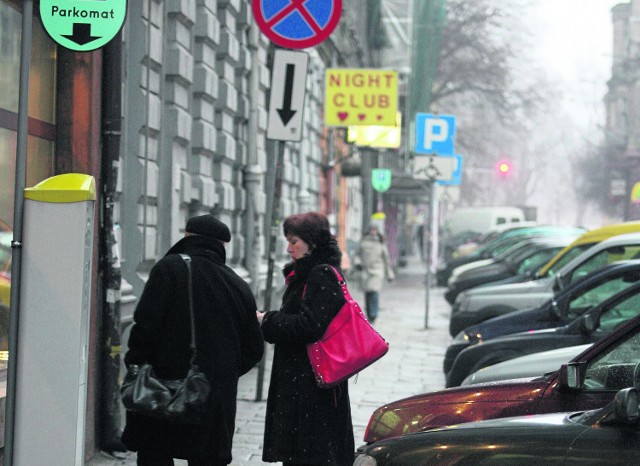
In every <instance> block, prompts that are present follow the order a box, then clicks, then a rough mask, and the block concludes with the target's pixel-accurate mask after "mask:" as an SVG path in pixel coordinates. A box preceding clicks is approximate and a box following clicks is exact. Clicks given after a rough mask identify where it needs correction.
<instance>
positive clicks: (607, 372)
mask: <svg viewBox="0 0 640 466" xmlns="http://www.w3.org/2000/svg"><path fill="white" fill-rule="evenodd" d="M631 301H632V302H633V303H634V304H636V305H637V304H638V302H639V301H640V300H639V299H638V296H637V295H636V296H634V297H633V299H632V300H631ZM639 363H640V332H637V331H636V333H635V334H633V335H631V336H629V337H627V338H626V339H624V340H623V341H621V342H620V343H617V344H615V345H614V346H612V347H611V348H609V349H608V350H607V351H605V352H603V353H602V354H601V355H599V356H597V357H595V358H593V359H592V360H591V361H590V362H589V365H588V366H587V369H586V371H585V377H584V382H583V387H582V388H583V389H584V390H619V389H621V388H626V387H630V386H632V385H633V374H634V371H635V369H636V366H637V365H638V364H639Z"/></svg>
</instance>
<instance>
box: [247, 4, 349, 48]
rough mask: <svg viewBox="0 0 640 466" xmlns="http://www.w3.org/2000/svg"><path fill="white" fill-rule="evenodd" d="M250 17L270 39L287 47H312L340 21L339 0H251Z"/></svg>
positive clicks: (340, 6)
mask: <svg viewBox="0 0 640 466" xmlns="http://www.w3.org/2000/svg"><path fill="white" fill-rule="evenodd" d="M251 4H252V7H253V16H254V18H255V20H256V23H257V25H258V27H259V28H260V30H261V31H262V32H263V33H264V35H266V36H267V37H268V38H269V40H271V41H272V42H274V43H276V44H278V45H280V46H282V47H285V48H289V49H304V48H307V47H313V46H314V45H317V44H319V43H320V42H322V41H323V40H325V39H326V38H327V37H329V35H331V33H332V32H333V30H334V29H335V27H336V26H337V25H338V21H339V20H340V14H341V13H342V0H252V2H251Z"/></svg>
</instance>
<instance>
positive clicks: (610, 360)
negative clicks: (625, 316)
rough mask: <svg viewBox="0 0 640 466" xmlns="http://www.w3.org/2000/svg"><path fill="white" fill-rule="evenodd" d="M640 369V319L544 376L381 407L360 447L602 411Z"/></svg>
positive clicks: (424, 395)
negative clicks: (495, 422)
mask: <svg viewBox="0 0 640 466" xmlns="http://www.w3.org/2000/svg"><path fill="white" fill-rule="evenodd" d="M638 363H640V317H635V318H634V319H631V320H630V321H629V322H627V323H626V324H623V325H621V326H620V327H619V328H618V329H616V330H615V331H613V332H612V333H610V334H609V335H608V336H605V337H604V338H602V339H601V340H599V341H598V342H596V343H594V344H593V345H591V346H590V347H589V348H588V349H586V350H585V351H584V352H582V353H580V354H579V355H578V356H576V357H575V358H573V359H572V360H571V361H570V362H569V363H568V364H564V365H562V366H560V367H559V368H558V370H556V371H555V372H552V373H549V374H546V375H545V376H540V377H529V378H521V379H517V380H508V381H503V382H492V383H482V384H476V385H468V386H464V387H456V388H449V389H445V390H438V391H434V392H429V393H422V394H419V395H414V396H411V397H408V398H404V399H400V400H396V401H393V402H391V403H388V404H386V405H383V406H381V407H379V408H377V409H376V410H375V411H374V412H373V413H372V415H371V417H370V419H369V423H368V425H367V428H366V430H365V434H364V441H365V442H367V443H368V444H371V443H373V442H377V441H379V440H383V439H385V438H390V437H395V436H399V435H405V434H411V433H415V432H421V431H424V430H428V429H434V428H437V427H443V426H447V425H452V424H460V423H463V422H472V421H480V420H485V419H495V418H501V417H507V416H522V415H531V414H544V413H555V412H561V411H573V410H586V409H595V408H600V407H602V406H604V405H605V404H606V403H608V402H609V401H611V400H612V399H613V396H614V394H615V392H616V391H617V390H619V389H620V388H624V387H625V386H627V385H626V382H625V381H624V378H626V377H628V376H629V373H630V372H632V370H631V368H633V367H635V366H636V365H638ZM623 368H624V369H628V371H627V372H626V373H623V371H622V369H623ZM609 371H610V372H611V374H610V376H609ZM570 374H571V375H573V377H569V375H570ZM570 379H571V380H570ZM570 381H571V382H572V383H571V384H569V382H570Z"/></svg>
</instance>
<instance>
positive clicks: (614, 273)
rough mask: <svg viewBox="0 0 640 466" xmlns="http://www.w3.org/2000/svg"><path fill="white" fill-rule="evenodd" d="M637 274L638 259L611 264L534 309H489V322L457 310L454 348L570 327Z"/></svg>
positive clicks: (639, 270) (453, 325)
mask: <svg viewBox="0 0 640 466" xmlns="http://www.w3.org/2000/svg"><path fill="white" fill-rule="evenodd" d="M638 274H640V260H638V259H632V260H626V261H618V262H612V263H610V264H606V265H604V266H602V267H600V268H598V269H596V270H594V271H593V272H590V273H589V274H587V275H585V276H584V277H582V278H581V279H578V280H576V281H575V282H573V283H571V284H569V285H568V286H567V287H566V288H564V289H561V290H560V289H559V290H558V291H557V293H556V295H555V296H554V297H553V298H550V299H548V300H547V301H545V302H544V303H543V304H542V305H540V306H537V307H535V308H532V309H524V310H521V311H513V310H510V311H509V312H506V313H505V314H503V315H498V314H502V312H498V311H500V309H495V310H494V309H489V310H488V313H489V315H491V314H493V315H496V317H492V318H489V319H487V318H485V317H484V315H485V314H483V313H472V312H456V311H455V310H454V311H452V313H451V317H450V319H449V333H450V334H451V336H452V337H454V345H456V343H458V342H460V343H464V345H463V346H464V347H467V346H469V345H471V344H474V343H477V342H478V341H481V340H487V339H489V338H494V337H497V336H501V335H508V334H509V333H515V332H521V331H524V330H536V329H541V328H549V327H557V326H559V325H563V324H567V323H569V322H570V321H571V320H572V319H573V317H575V315H576V314H577V313H578V312H581V311H582V312H584V311H585V310H586V309H588V307H585V304H584V303H587V304H588V303H591V304H596V303H598V302H601V301H603V300H604V299H607V298H608V297H610V296H613V295H614V294H615V293H617V292H618V291H621V290H622V289H624V288H626V287H627V286H630V285H631V284H633V283H634V282H635V281H636V280H637V278H636V277H637V276H638ZM494 312H495V313H494ZM462 332H464V334H462ZM459 351H461V349H458V352H459ZM445 372H447V370H445Z"/></svg>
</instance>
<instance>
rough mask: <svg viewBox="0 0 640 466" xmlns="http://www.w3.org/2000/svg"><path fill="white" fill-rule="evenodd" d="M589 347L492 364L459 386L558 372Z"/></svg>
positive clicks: (560, 350) (556, 351)
mask: <svg viewBox="0 0 640 466" xmlns="http://www.w3.org/2000/svg"><path fill="white" fill-rule="evenodd" d="M590 346H591V343H588V344H586V345H578V346H568V347H566V348H557V349H553V350H549V351H541V352H540V353H533V354H527V355H526V356H520V357H518V358H514V359H509V360H508V361H503V362H499V363H497V364H492V365H490V366H487V367H483V368H482V369H480V370H479V371H475V372H473V373H472V374H469V375H468V376H467V377H465V379H464V380H463V381H462V383H461V384H460V385H461V386H464V385H472V384H476V383H484V382H497V381H499V380H511V379H520V378H523V377H537V376H540V375H544V374H546V373H547V372H553V371H556V370H558V368H559V367H560V366H561V365H562V364H565V363H567V362H569V361H571V359H573V358H575V357H576V356H577V355H579V354H580V353H582V352H583V351H584V350H586V349H587V348H589V347H590Z"/></svg>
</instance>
